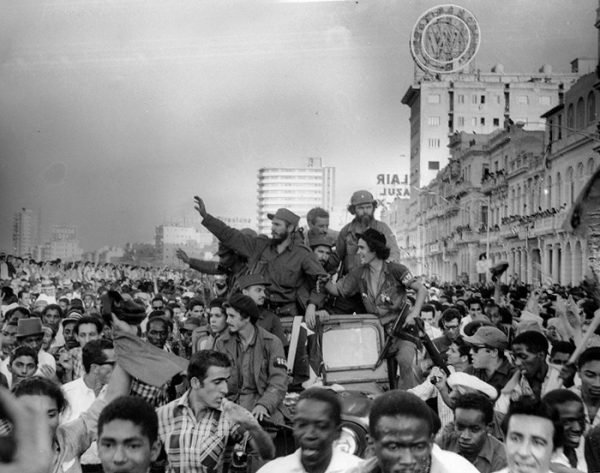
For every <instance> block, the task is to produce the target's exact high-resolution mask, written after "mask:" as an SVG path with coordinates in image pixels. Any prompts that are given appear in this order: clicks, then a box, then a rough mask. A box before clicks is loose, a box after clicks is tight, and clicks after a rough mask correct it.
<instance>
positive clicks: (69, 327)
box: [63, 321, 78, 349]
mask: <svg viewBox="0 0 600 473" xmlns="http://www.w3.org/2000/svg"><path fill="white" fill-rule="evenodd" d="M75 324H76V322H74V321H73V322H68V323H66V324H63V337H64V339H65V345H66V346H67V348H69V349H71V348H75V347H76V346H77V345H78V342H77V339H76V338H75Z"/></svg>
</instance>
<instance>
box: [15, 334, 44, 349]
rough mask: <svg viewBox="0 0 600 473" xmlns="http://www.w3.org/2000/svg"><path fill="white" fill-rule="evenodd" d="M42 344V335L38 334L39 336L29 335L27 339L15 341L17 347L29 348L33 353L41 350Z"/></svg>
mask: <svg viewBox="0 0 600 473" xmlns="http://www.w3.org/2000/svg"><path fill="white" fill-rule="evenodd" d="M43 342H44V334H43V333H40V334H39V335H29V336H28V337H23V338H21V339H19V340H18V341H17V345H19V346H25V347H29V348H33V350H35V352H36V353H37V352H39V351H40V349H41V348H42V343H43Z"/></svg>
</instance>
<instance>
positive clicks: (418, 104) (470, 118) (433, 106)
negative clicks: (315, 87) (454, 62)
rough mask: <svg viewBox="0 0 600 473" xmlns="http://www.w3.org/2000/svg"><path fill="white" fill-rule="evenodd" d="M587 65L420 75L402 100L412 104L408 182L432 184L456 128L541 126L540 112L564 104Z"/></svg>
mask: <svg viewBox="0 0 600 473" xmlns="http://www.w3.org/2000/svg"><path fill="white" fill-rule="evenodd" d="M586 67H587V69H590V62H589V61H588V62H585V61H582V60H580V61H574V63H572V72H571V73H553V72H552V68H551V67H550V66H549V65H544V66H542V67H541V68H540V70H539V72H537V73H527V74H525V73H506V72H504V68H503V66H502V65H501V64H498V65H496V66H494V67H493V68H492V70H491V72H487V73H486V72H476V73H462V72H461V73H454V74H443V75H438V76H432V75H430V74H423V73H421V74H417V75H416V81H415V83H414V84H413V85H411V86H410V87H409V88H408V90H407V91H406V93H405V94H404V97H403V98H402V103H403V104H405V105H407V106H408V107H410V147H411V149H410V182H411V183H412V184H413V185H416V186H418V187H422V186H425V185H427V184H429V183H430V182H431V180H432V179H433V178H434V177H435V176H436V175H437V173H438V171H439V170H440V169H442V168H443V167H444V166H445V165H446V164H447V163H448V158H449V153H448V143H449V140H448V137H449V136H450V135H452V134H453V133H454V132H456V131H459V132H460V131H466V132H469V133H476V134H488V133H491V132H492V131H494V130H496V129H498V128H501V127H502V126H503V125H504V122H505V120H512V122H514V123H517V122H523V123H525V127H526V128H527V129H532V130H533V129H538V130H540V129H542V130H543V129H544V123H543V122H542V120H540V115H542V114H543V113H544V112H545V111H547V110H548V109H550V108H552V107H553V106H555V105H557V104H559V103H560V102H561V100H562V94H563V92H564V90H566V89H568V88H569V86H570V85H571V84H572V83H573V82H574V81H575V80H576V79H577V77H578V76H579V75H581V74H582V73H584V72H589V71H586ZM593 67H594V66H592V68H593Z"/></svg>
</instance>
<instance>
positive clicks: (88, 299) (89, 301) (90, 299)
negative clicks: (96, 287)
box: [83, 294, 94, 309]
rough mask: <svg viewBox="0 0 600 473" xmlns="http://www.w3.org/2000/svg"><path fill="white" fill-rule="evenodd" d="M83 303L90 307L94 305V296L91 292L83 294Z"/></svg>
mask: <svg viewBox="0 0 600 473" xmlns="http://www.w3.org/2000/svg"><path fill="white" fill-rule="evenodd" d="M83 305H84V306H85V307H86V308H88V309H89V308H90V307H94V298H93V297H92V296H90V295H89V294H86V295H85V296H83Z"/></svg>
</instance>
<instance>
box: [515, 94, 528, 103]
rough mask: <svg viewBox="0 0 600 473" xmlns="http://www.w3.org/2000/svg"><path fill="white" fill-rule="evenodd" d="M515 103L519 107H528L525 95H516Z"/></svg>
mask: <svg viewBox="0 0 600 473" xmlns="http://www.w3.org/2000/svg"><path fill="white" fill-rule="evenodd" d="M517 103H518V104H519V105H528V104H529V97H527V95H517Z"/></svg>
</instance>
